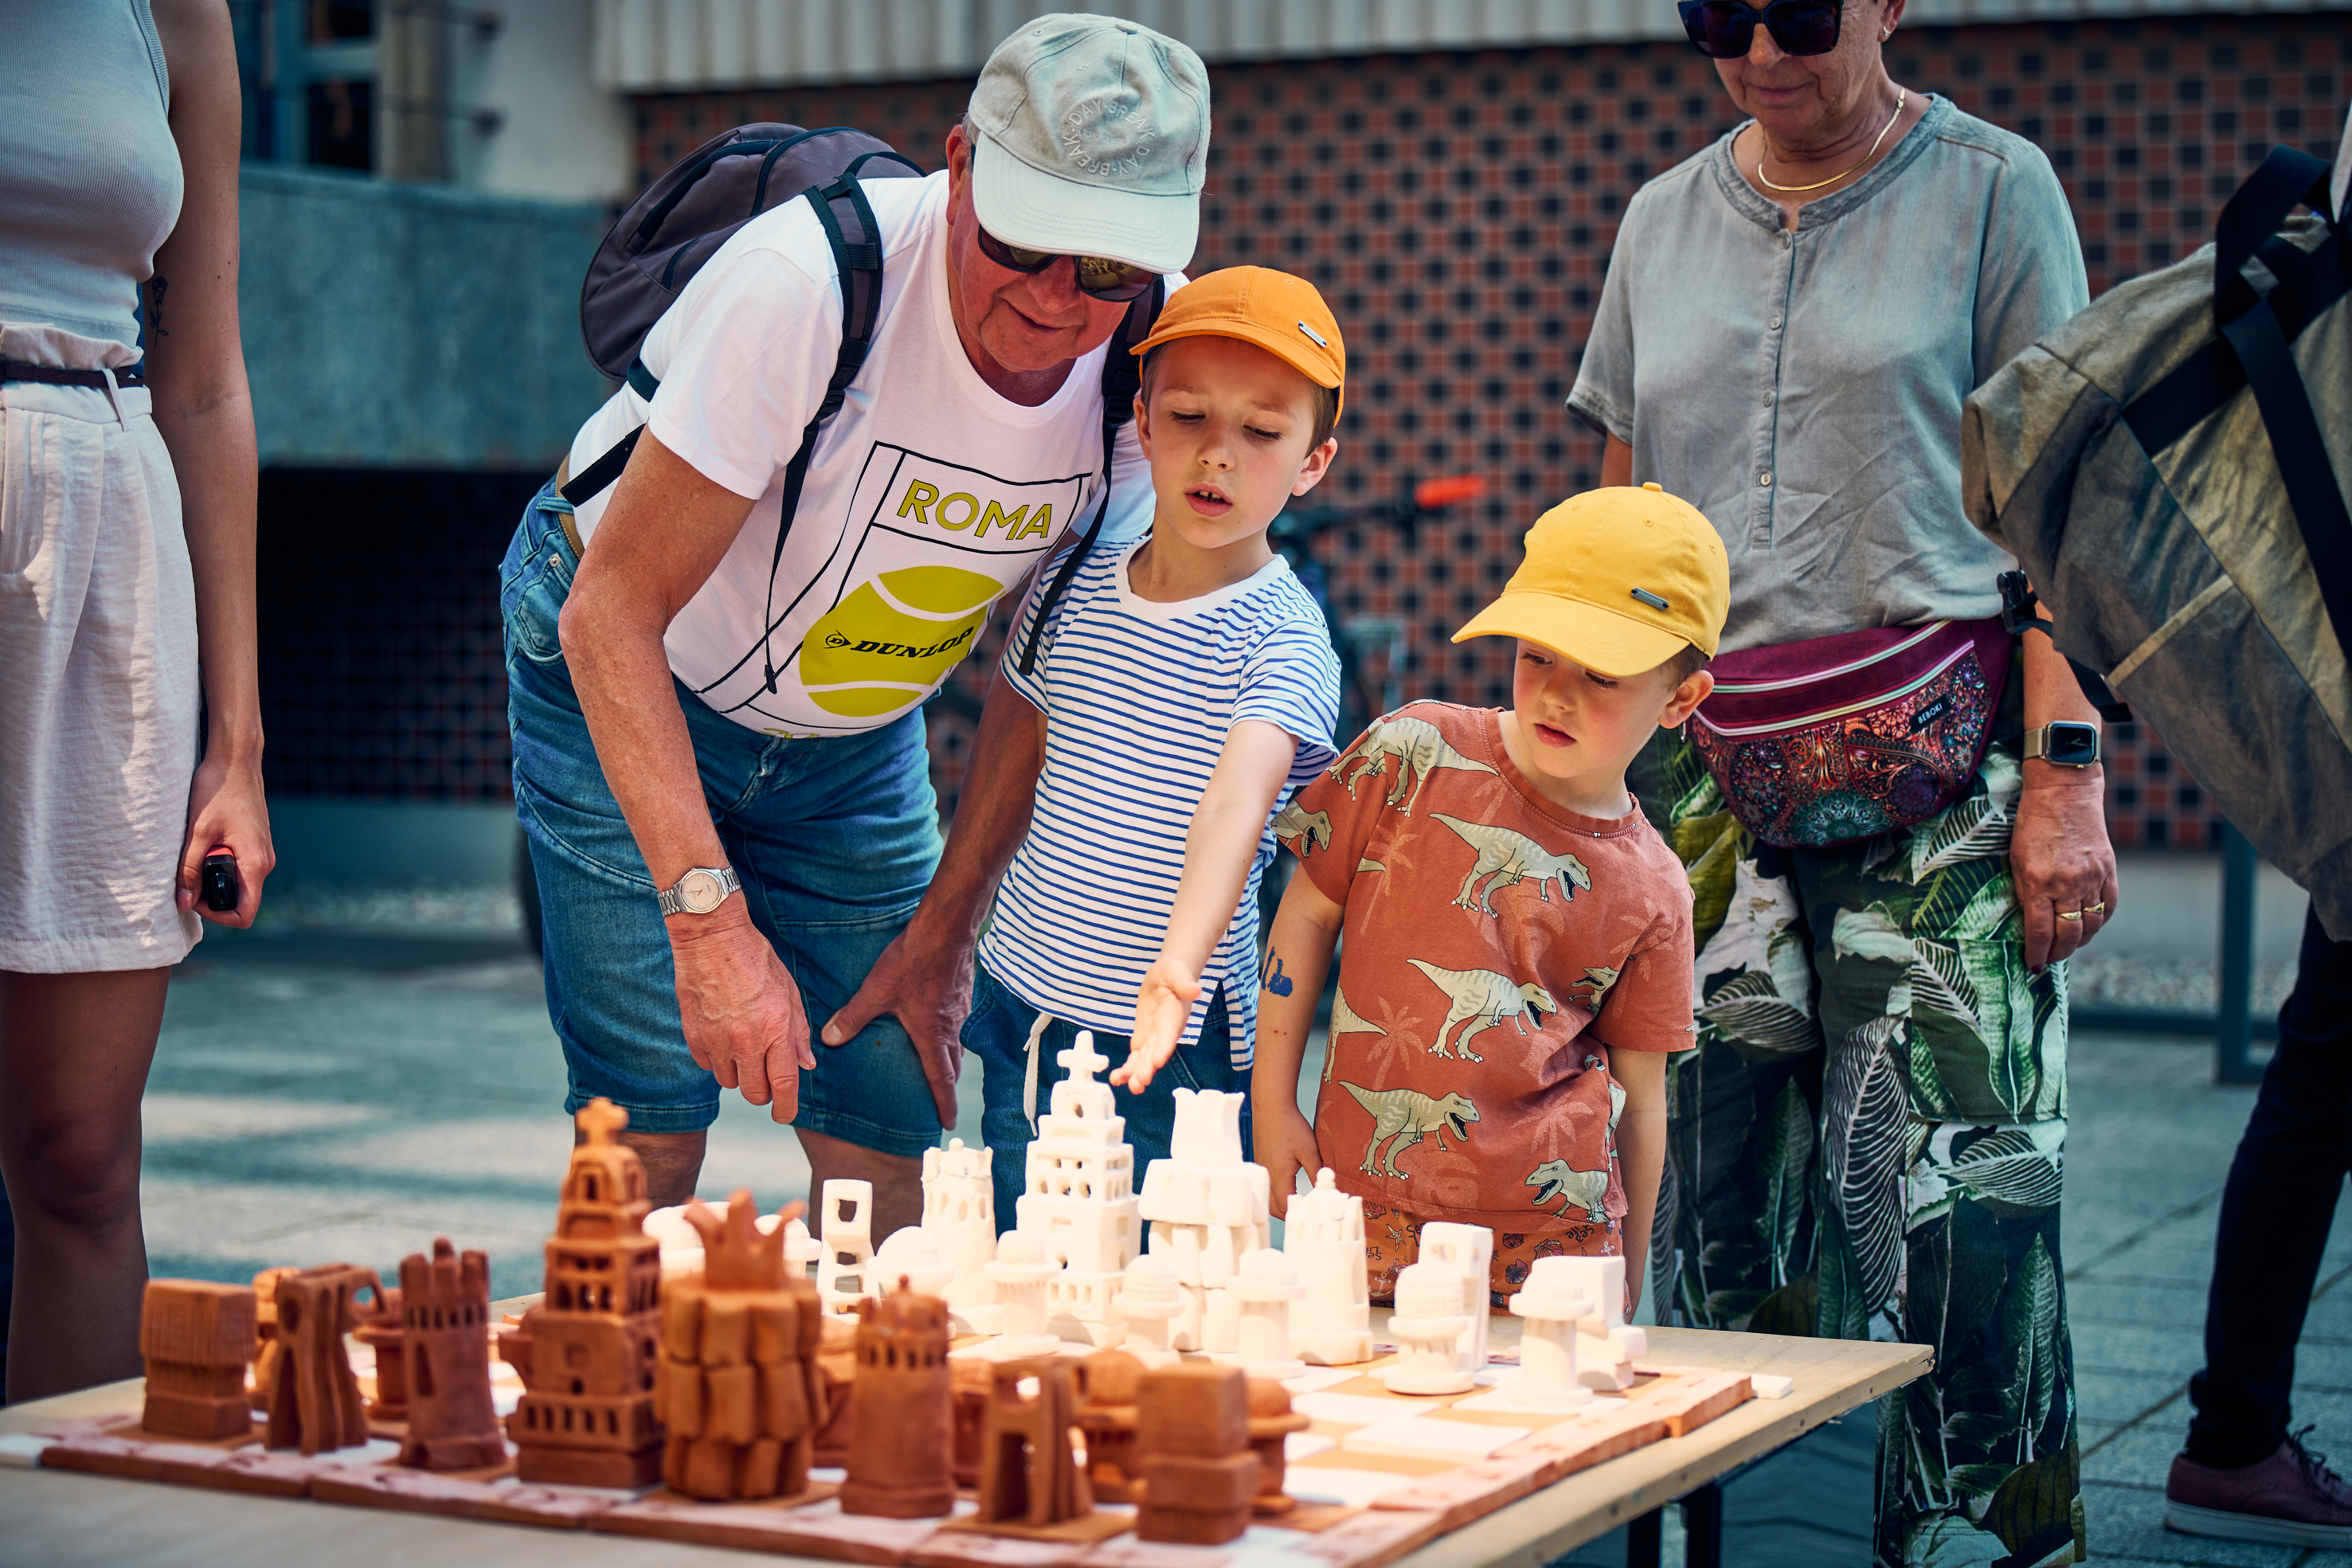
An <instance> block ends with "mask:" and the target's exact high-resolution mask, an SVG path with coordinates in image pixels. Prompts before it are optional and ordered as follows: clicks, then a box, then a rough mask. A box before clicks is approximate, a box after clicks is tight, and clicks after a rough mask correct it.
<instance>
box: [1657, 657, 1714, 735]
mask: <svg viewBox="0 0 2352 1568" xmlns="http://www.w3.org/2000/svg"><path fill="white" fill-rule="evenodd" d="M1714 690H1715V677H1714V676H1713V675H1711V674H1708V673H1707V672H1706V671H1705V670H1694V671H1692V672H1691V673H1690V674H1688V675H1686V676H1685V677H1684V679H1683V684H1682V685H1678V686H1676V687H1675V691H1674V695H1672V696H1670V697H1668V698H1667V699H1666V706H1665V710H1664V712H1663V713H1661V714H1659V715H1658V727H1659V728H1660V729H1673V728H1674V727H1676V726H1677V725H1679V724H1681V723H1682V722H1683V721H1684V720H1685V719H1687V718H1689V717H1690V716H1691V715H1693V714H1695V713H1696V712H1697V711H1698V705H1699V704H1701V703H1703V702H1705V701H1706V699H1707V696H1708V695H1709V694H1711V693H1712V692H1713V691H1714Z"/></svg>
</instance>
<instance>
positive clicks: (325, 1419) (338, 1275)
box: [263, 1263, 383, 1458]
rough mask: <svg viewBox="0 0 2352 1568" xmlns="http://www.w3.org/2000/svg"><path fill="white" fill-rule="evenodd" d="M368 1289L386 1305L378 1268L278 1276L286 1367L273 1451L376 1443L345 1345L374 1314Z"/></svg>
mask: <svg viewBox="0 0 2352 1568" xmlns="http://www.w3.org/2000/svg"><path fill="white" fill-rule="evenodd" d="M362 1291H365V1292H367V1294H368V1295H369V1296H370V1297H371V1298H373V1301H381V1300H382V1297H383V1282H382V1281H379V1280H378V1279H377V1278H376V1275H375V1270H373V1269H360V1268H354V1267H353V1266H352V1265H351V1264H349V1263H325V1264H321V1265H320V1266H319V1267H318V1268H315V1269H303V1270H297V1271H294V1272H291V1273H283V1274H280V1275H278V1326H277V1329H276V1331H275V1333H276V1337H277V1341H278V1364H277V1369H276V1371H275V1373H274V1374H273V1375H272V1376H271V1378H270V1383H269V1428H268V1436H267V1437H265V1438H264V1439H263V1440H264V1442H265V1443H266V1444H267V1445H268V1447H270V1448H299V1449H301V1450H302V1457H303V1458H310V1456H311V1455H313V1454H318V1453H325V1452H328V1451H331V1450H332V1449H335V1448H355V1447H357V1446H358V1445H360V1444H362V1443H364V1442H366V1441H367V1440H368V1425H367V1410H366V1407H365V1406H363V1405H362V1403H361V1400H360V1385H359V1379H358V1378H357V1377H355V1376H353V1375H352V1357H351V1353H350V1352H349V1351H348V1350H346V1349H345V1348H344V1346H343V1336H344V1335H345V1334H347V1333H351V1332H352V1330H353V1329H355V1328H357V1327H359V1325H360V1323H361V1322H362V1318H363V1317H364V1316H365V1315H367V1312H366V1311H365V1310H363V1309H362V1307H361V1305H360V1302H359V1296H360V1293H361V1292H362Z"/></svg>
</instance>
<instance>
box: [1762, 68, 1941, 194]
mask: <svg viewBox="0 0 2352 1568" xmlns="http://www.w3.org/2000/svg"><path fill="white" fill-rule="evenodd" d="M1909 96H1910V95H1909V94H1908V93H1906V92H1905V91H1904V89H1901V88H1896V89H1895V112H1894V113H1893V114H1890V115H1888V116H1887V117H1886V123H1885V124H1884V125H1882V126H1880V127H1879V128H1878V135H1877V137H1876V138H1875V139H1874V140H1873V141H1872V142H1871V144H1870V151H1869V152H1865V153H1864V154H1863V155H1862V162H1859V163H1856V164H1855V165H1854V166H1853V168H1852V169H1848V170H1846V171H1845V172H1844V173H1843V174H1832V175H1831V176H1830V177H1829V178H1828V179H1826V180H1816V181H1814V182H1813V183H1811V184H1810V185H1776V184H1774V183H1772V180H1771V177H1770V176H1769V175H1768V174H1766V173H1765V172H1764V154H1765V153H1767V152H1771V151H1772V136H1771V133H1770V132H1769V131H1766V130H1765V129H1764V127H1763V126H1762V124H1760V123H1759V124H1758V126H1757V127H1756V134H1757V135H1758V136H1759V137H1761V138H1763V141H1764V152H1759V153H1758V154H1757V155H1756V183H1758V184H1760V185H1762V186H1763V187H1764V188H1765V189H1766V190H1768V191H1782V192H1786V193H1789V194H1790V195H1796V194H1800V193H1803V192H1806V191H1818V190H1820V189H1821V188H1822V186H1824V185H1834V184H1836V183H1838V182H1839V181H1840V180H1843V179H1844V178H1845V177H1846V175H1847V174H1852V173H1854V172H1858V171H1860V170H1863V169H1866V168H1868V167H1870V161H1871V160H1872V159H1873V158H1875V157H1877V156H1878V144H1879V142H1881V141H1885V140H1886V133H1887V132H1888V131H1892V130H1894V129H1895V121H1896V120H1900V119H1902V118H1903V104H1904V100H1905V99H1906V98H1908V97H1909Z"/></svg>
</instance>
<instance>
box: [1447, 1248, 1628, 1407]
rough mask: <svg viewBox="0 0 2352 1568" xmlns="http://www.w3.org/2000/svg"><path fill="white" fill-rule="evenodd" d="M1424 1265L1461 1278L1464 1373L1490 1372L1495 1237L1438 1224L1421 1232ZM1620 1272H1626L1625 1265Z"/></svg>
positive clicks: (1461, 1345)
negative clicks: (1444, 1269)
mask: <svg viewBox="0 0 2352 1568" xmlns="http://www.w3.org/2000/svg"><path fill="white" fill-rule="evenodd" d="M1419 1256H1420V1257H1421V1259H1422V1260H1424V1261H1428V1262H1435V1263H1443V1264H1444V1265H1445V1266H1446V1267H1447V1268H1449V1269H1451V1270H1454V1273H1455V1274H1457V1275H1459V1276H1460V1277H1461V1281H1462V1306H1461V1312H1462V1341H1461V1344H1460V1347H1459V1350H1460V1354H1461V1358H1462V1370H1463V1371H1465V1372H1466V1373H1468V1374H1469V1375H1472V1376H1473V1377H1475V1376H1476V1375H1478V1374H1479V1373H1481V1372H1484V1371H1485V1370H1486V1319H1487V1315H1488V1313H1487V1308H1488V1304H1489V1301H1490V1298H1489V1296H1488V1294H1487V1288H1486V1281H1487V1277H1488V1276H1489V1275H1490V1274H1491V1273H1493V1271H1494V1267H1495V1233H1494V1232H1493V1231H1491V1230H1489V1229H1487V1228H1486V1227H1485V1226H1483V1225H1456V1224H1452V1223H1449V1222H1446V1221H1443V1220H1441V1221H1438V1222H1436V1223H1433V1224H1430V1225H1424V1226H1423V1227H1422V1228H1421V1251H1420V1254H1419ZM1619 1268H1620V1269H1621V1270H1622V1268H1623V1264H1622V1261H1621V1262H1620V1264H1619Z"/></svg>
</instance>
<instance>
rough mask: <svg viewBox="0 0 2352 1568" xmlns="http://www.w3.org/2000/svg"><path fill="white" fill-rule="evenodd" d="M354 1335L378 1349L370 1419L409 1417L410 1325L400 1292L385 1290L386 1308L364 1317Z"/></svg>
mask: <svg viewBox="0 0 2352 1568" xmlns="http://www.w3.org/2000/svg"><path fill="white" fill-rule="evenodd" d="M352 1338H353V1339H355V1340H357V1341H358V1342H359V1343H362V1344H363V1345H365V1346H367V1347H368V1348H369V1349H370V1350H372V1351H373V1352H375V1396H374V1397H373V1398H372V1399H370V1400H369V1401H368V1402H367V1414H368V1419H369V1420H371V1421H405V1420H407V1419H408V1360H407V1354H406V1350H407V1345H408V1327H407V1324H406V1323H405V1322H403V1321H402V1319H401V1311H400V1291H398V1290H396V1289H395V1290H388V1291H384V1293H383V1310H382V1311H381V1312H376V1313H375V1314H373V1316H371V1317H368V1318H366V1319H363V1320H362V1322H361V1323H360V1326H359V1327H357V1328H355V1329H353V1330H352Z"/></svg>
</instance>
